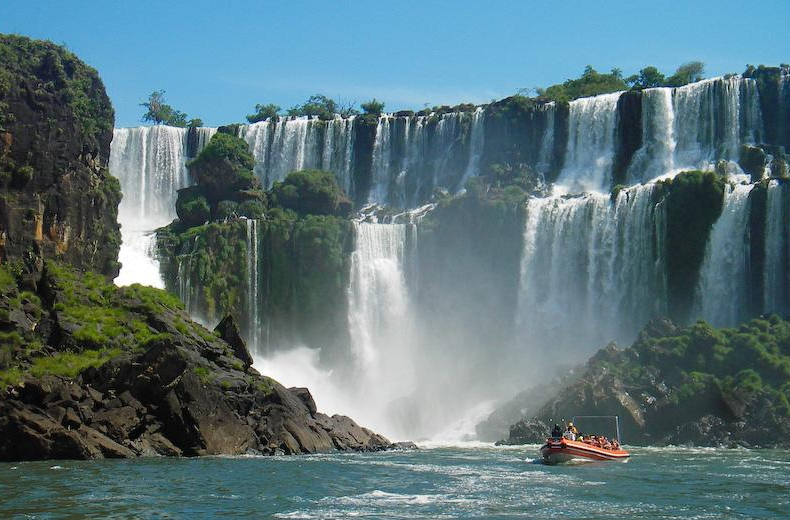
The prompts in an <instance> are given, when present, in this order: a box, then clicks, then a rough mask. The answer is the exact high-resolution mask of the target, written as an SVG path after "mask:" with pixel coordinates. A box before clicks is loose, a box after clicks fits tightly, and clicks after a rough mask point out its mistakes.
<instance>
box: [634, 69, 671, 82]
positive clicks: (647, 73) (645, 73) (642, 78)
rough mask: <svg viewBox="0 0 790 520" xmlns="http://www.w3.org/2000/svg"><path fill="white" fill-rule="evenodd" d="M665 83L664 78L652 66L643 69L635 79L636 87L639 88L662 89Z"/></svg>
mask: <svg viewBox="0 0 790 520" xmlns="http://www.w3.org/2000/svg"><path fill="white" fill-rule="evenodd" d="M665 83H666V78H665V77H664V75H663V74H662V73H661V71H659V70H658V69H657V68H656V67H653V66H652V65H651V66H649V67H645V68H644V69H642V70H640V71H639V76H637V79H636V85H635V86H638V87H641V88H653V87H663V86H664V84H665Z"/></svg>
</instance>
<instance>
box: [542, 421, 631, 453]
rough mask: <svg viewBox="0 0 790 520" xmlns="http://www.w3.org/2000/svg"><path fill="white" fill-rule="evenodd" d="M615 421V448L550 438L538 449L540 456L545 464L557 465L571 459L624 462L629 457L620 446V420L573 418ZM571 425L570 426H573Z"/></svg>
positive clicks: (563, 438)
mask: <svg viewBox="0 0 790 520" xmlns="http://www.w3.org/2000/svg"><path fill="white" fill-rule="evenodd" d="M605 418H612V419H614V420H615V425H616V428H617V437H616V438H617V444H616V446H617V448H602V447H600V446H596V445H594V444H589V443H586V442H582V441H576V440H571V439H568V438H566V437H550V438H548V439H546V444H544V445H543V446H542V447H541V448H540V455H541V457H543V462H545V463H546V464H559V463H562V462H568V461H570V460H573V459H582V460H584V459H586V460H626V459H628V457H630V456H631V454H630V453H628V452H627V451H625V450H624V449H623V448H622V446H621V445H620V418H619V417H617V416H600V415H585V416H580V417H574V418H573V422H576V420H577V419H605ZM573 422H572V423H571V425H572V424H573Z"/></svg>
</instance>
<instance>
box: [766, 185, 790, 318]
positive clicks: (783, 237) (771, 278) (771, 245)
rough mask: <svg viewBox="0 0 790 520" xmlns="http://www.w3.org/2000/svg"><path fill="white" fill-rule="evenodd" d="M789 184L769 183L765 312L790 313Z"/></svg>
mask: <svg viewBox="0 0 790 520" xmlns="http://www.w3.org/2000/svg"><path fill="white" fill-rule="evenodd" d="M786 192H787V185H786V184H779V182H778V181H776V180H772V181H771V182H770V183H769V184H768V200H767V211H766V213H767V215H766V220H767V222H766V227H765V267H764V274H763V276H764V278H763V286H764V291H765V292H764V295H765V296H764V307H763V311H764V312H775V313H777V314H780V315H783V316H784V315H787V314H788V312H790V305H788V303H789V300H790V294H788V290H790V275H788V268H790V251H788V248H790V239H788V236H789V235H790V214H789V213H790V207H788V202H790V201H789V200H788V197H787V193H786Z"/></svg>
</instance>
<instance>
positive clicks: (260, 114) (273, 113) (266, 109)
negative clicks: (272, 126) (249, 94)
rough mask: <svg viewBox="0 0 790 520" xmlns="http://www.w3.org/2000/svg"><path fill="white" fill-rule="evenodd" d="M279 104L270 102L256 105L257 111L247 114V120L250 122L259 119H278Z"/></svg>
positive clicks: (255, 121)
mask: <svg viewBox="0 0 790 520" xmlns="http://www.w3.org/2000/svg"><path fill="white" fill-rule="evenodd" d="M280 110H282V108H280V107H279V106H278V105H274V104H272V103H269V104H268V105H255V113H254V114H249V115H248V116H247V121H249V122H250V123H257V122H259V121H266V120H267V119H272V120H274V119H277V118H278V117H279V114H280Z"/></svg>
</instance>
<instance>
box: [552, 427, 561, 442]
mask: <svg viewBox="0 0 790 520" xmlns="http://www.w3.org/2000/svg"><path fill="white" fill-rule="evenodd" d="M551 436H552V437H554V438H555V439H559V438H560V437H562V429H560V425H559V424H555V425H554V428H552V430H551Z"/></svg>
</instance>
